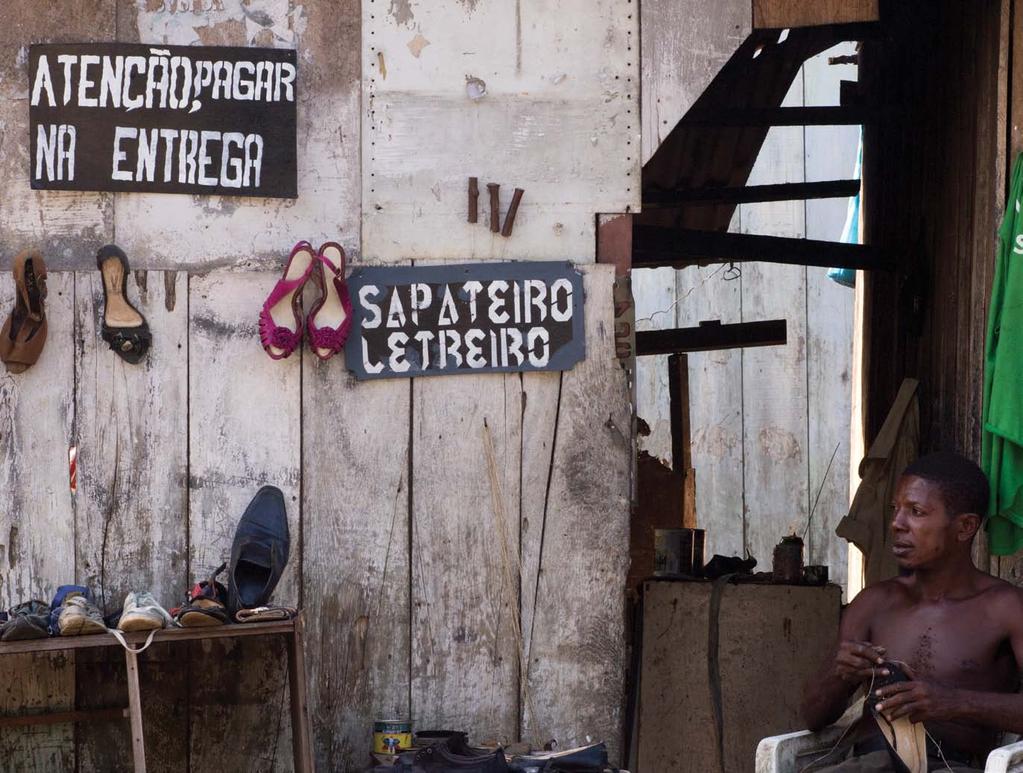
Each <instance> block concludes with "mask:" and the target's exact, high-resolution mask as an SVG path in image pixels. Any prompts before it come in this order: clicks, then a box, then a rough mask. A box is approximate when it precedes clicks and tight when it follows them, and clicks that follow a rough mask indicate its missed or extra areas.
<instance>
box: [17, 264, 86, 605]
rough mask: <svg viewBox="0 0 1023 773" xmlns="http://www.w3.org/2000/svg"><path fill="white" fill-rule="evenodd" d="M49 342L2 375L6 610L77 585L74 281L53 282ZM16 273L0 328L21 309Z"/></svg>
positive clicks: (52, 278) (55, 278)
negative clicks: (71, 467) (29, 361)
mask: <svg viewBox="0 0 1023 773" xmlns="http://www.w3.org/2000/svg"><path fill="white" fill-rule="evenodd" d="M47 286H48V290H49V296H48V297H47V300H46V317H47V339H46V345H45V346H44V348H43V351H42V354H41V355H40V357H39V361H38V362H37V363H36V364H35V365H33V366H32V367H31V368H29V369H28V370H26V371H25V372H24V373H19V374H11V373H8V372H7V371H6V369H0V491H3V492H4V506H3V507H2V508H0V571H2V573H3V574H2V578H3V581H2V583H0V593H2V599H3V608H4V609H7V608H10V607H11V606H13V605H15V604H18V603H20V602H22V601H27V600H29V599H34V598H35V599H42V600H44V601H46V602H47V603H49V601H50V599H51V598H52V596H53V592H54V591H55V590H56V589H57V586H58V585H61V584H63V583H68V582H73V580H74V570H75V531H74V527H75V524H74V516H73V513H72V499H71V491H70V488H69V486H68V447H69V446H70V444H71V431H72V422H73V412H74V377H75V373H74V349H73V333H72V328H73V325H74V277H73V275H72V274H67V273H50V274H49V275H48V276H47ZM14 294H15V289H14V282H13V280H12V279H11V274H10V273H8V272H6V271H5V272H4V273H2V274H0V325H2V324H3V322H2V320H4V319H6V318H7V315H8V314H9V313H10V312H11V309H12V308H13V307H14Z"/></svg>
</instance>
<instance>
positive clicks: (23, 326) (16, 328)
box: [0, 250, 46, 373]
mask: <svg viewBox="0 0 1023 773" xmlns="http://www.w3.org/2000/svg"><path fill="white" fill-rule="evenodd" d="M13 270H14V285H15V287H16V288H17V296H16V298H15V301H14V310H13V311H12V312H11V314H10V316H8V317H7V321H6V322H4V326H3V328H2V329H0V361H3V363H4V365H5V366H6V367H7V370H8V371H9V372H10V373H22V372H24V371H25V370H27V369H28V368H30V367H31V366H32V365H35V364H36V362H37V361H38V360H39V355H40V354H42V351H43V345H44V344H45V343H46V309H45V307H44V306H43V300H44V299H45V298H46V264H45V263H44V262H43V257H42V255H40V254H39V253H38V252H37V251H36V250H26V251H24V252H22V253H20V254H19V255H18V256H17V257H16V258H15V259H14V269H13Z"/></svg>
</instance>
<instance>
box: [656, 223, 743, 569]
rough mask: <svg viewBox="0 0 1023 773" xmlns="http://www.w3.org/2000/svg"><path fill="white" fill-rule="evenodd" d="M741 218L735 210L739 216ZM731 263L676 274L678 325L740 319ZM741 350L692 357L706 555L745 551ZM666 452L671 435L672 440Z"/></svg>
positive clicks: (692, 417)
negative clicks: (730, 267) (728, 265)
mask: <svg viewBox="0 0 1023 773" xmlns="http://www.w3.org/2000/svg"><path fill="white" fill-rule="evenodd" d="M734 222H736V223H737V222H738V214H737V215H736V217H735V218H734ZM733 273H734V272H730V271H729V269H728V268H727V267H726V266H721V265H717V266H706V267H704V268H687V269H685V270H683V271H679V272H677V275H676V283H675V294H676V296H677V297H678V298H679V299H680V300H679V302H678V306H677V308H676V317H675V323H676V324H677V325H678V326H679V327H692V326H695V325H699V324H700V322H703V321H706V320H714V319H717V320H721V322H722V324H729V323H733V322H741V321H742V298H741V291H742V281H743V280H744V278H745V277H742V278H735V279H728V278H726V277H730V276H732V275H733ZM742 356H743V353H742V351H741V350H739V349H723V350H721V351H716V352H693V353H691V354H690V355H689V356H688V358H689V421H690V426H691V427H692V430H691V432H692V442H693V448H692V458H693V468H694V469H695V470H696V522H697V525H698V526H699V527H700V528H701V529H706V531H707V534H706V545H705V552H706V557H707V558H708V559H709V558H710V557H711V556H713V555H714V554H715V553H720V554H721V555H726V556H728V555H743V553H744V549H745V548H744V543H743V539H744V536H745V526H744V524H745V518H744V511H743V508H744V504H745V502H744V496H743V492H744V489H743V461H744V446H743V423H742V420H743V419H742V408H743V393H744V384H743V380H742ZM668 442H669V450H670V442H671V438H670V436H669V438H668Z"/></svg>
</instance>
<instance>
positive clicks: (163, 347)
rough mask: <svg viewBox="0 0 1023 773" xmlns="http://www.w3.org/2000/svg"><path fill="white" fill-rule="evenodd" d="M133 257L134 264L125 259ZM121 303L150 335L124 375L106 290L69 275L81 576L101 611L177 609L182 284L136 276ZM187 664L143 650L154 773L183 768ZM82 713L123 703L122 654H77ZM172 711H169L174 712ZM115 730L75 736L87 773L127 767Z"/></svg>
mask: <svg viewBox="0 0 1023 773" xmlns="http://www.w3.org/2000/svg"><path fill="white" fill-rule="evenodd" d="M129 257H131V256H129ZM127 286H128V290H127V296H128V299H129V300H130V301H131V302H132V303H133V304H134V305H135V306H136V307H137V308H138V310H139V311H140V312H141V313H142V314H143V315H144V316H145V317H146V320H147V321H148V323H149V325H150V329H151V330H153V331H154V338H153V346H152V348H151V349H150V351H149V353H148V354H147V355H146V357H145V359H143V360H142V362H140V363H138V364H135V365H132V364H129V363H127V362H125V361H124V360H122V359H121V358H120V357H118V356H117V355H116V354H114V352H112V351H111V350H110V347H109V345H108V344H107V343H106V342H105V341H103V340H102V338H101V337H100V329H101V325H102V320H103V311H104V297H103V280H102V277H101V276H100V274H99V272H98V271H91V272H88V273H86V272H80V273H77V274H76V275H75V320H76V327H75V345H76V353H77V356H76V358H75V372H76V377H75V389H74V390H73V391H74V393H75V395H76V400H75V403H76V410H75V416H76V420H75V438H74V440H75V443H76V445H77V446H78V470H79V472H78V493H77V495H76V496H75V498H74V504H75V508H74V513H75V533H76V535H77V539H76V554H77V578H78V580H79V581H80V582H82V583H84V584H86V585H88V586H89V587H91V588H92V590H93V592H94V594H95V595H96V599H97V603H98V604H99V605H100V606H101V608H102V609H103V610H104V612H105V613H107V614H109V613H112V612H116V611H119V610H120V608H121V605H122V603H123V601H124V597H125V595H126V594H127V593H128V592H129V591H137V590H148V591H151V592H152V593H153V594H154V596H155V597H156V599H157V601H158V602H159V603H161V604H162V605H164V607H165V608H168V609H169V608H170V607H171V606H174V605H177V604H180V603H181V602H183V601H184V597H185V596H184V594H185V593H186V591H187V590H188V588H189V587H190V585H189V583H188V579H189V578H188V566H187V558H188V543H187V538H186V535H187V533H188V487H187V469H188V459H187V448H188V378H187V374H188V279H187V277H186V276H185V275H184V274H177V273H174V272H169V273H164V272H156V271H151V272H145V271H141V272H133V273H131V274H130V275H129V277H128V283H127ZM184 655H185V653H184V652H181V651H179V650H172V649H171V648H170V647H169V646H164V647H162V648H153V649H152V650H150V651H149V652H148V656H147V658H146V667H145V668H144V680H145V684H146V686H147V688H148V689H147V690H146V699H147V700H146V701H145V706H144V709H145V715H144V720H145V721H146V722H148V723H149V726H153V723H154V722H155V723H157V725H158V727H159V732H158V734H156V735H155V737H154V738H152V740H151V742H150V743H149V744H148V747H149V748H148V751H149V754H150V756H151V758H152V760H153V765H152V767H153V770H154V771H156V770H166V771H168V772H169V771H171V770H173V769H174V768H175V767H180V765H182V764H187V762H186V760H187V738H188V735H187V727H188V726H187V722H188V718H187V716H186V712H185V711H183V710H181V708H180V707H179V705H180V704H184V703H185V702H186V701H187V697H188V689H187V685H186V684H185V683H184V682H183V681H182V680H181V679H180V678H179V677H178V676H175V674H180V669H181V658H182V657H183V656H184ZM76 657H77V660H78V667H77V688H78V696H79V708H82V709H86V708H89V707H102V708H108V707H110V706H115V705H121V704H122V703H123V702H124V694H125V693H124V691H125V690H126V684H125V681H124V678H123V677H124V658H123V656H122V655H121V653H120V652H96V653H88V654H85V653H79V654H77V655H76ZM176 707H177V708H176ZM129 741H130V739H129V738H128V737H127V735H126V734H125V733H124V729H123V722H120V721H108V722H102V723H93V724H92V725H90V726H89V732H88V733H83V734H80V735H79V738H78V758H79V760H80V762H81V764H82V766H83V769H84V770H97V771H102V770H112V769H118V768H121V767H127V766H129V765H130V761H131V745H130V743H129Z"/></svg>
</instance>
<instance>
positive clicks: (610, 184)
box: [362, 0, 640, 261]
mask: <svg viewBox="0 0 1023 773" xmlns="http://www.w3.org/2000/svg"><path fill="white" fill-rule="evenodd" d="M368 11H369V12H368V13H365V14H364V15H363V46H362V49H363V60H362V61H363V67H362V69H363V92H364V98H363V104H362V110H363V112H362V118H363V157H362V163H363V176H364V179H365V181H366V184H365V185H364V186H363V224H362V240H363V245H362V250H363V254H364V255H365V257H366V258H367V259H368V260H381V261H403V260H408V259H417V258H418V259H423V258H429V259H441V260H456V259H457V260H465V259H487V258H505V259H517V260H523V259H530V260H533V259H559V260H564V259H565V258H566V257H571V258H572V259H574V260H593V257H594V251H595V244H596V236H595V218H594V213H596V212H622V211H626V210H627V209H629V208H632V209H636V208H637V207H638V206H639V174H640V122H639V117H640V116H639V96H638V94H639V89H638V85H639V25H638V22H639V14H638V12H637V9H636V6H635V5H633V4H630V3H625V2H620V1H618V0H554V2H551V1H550V0H515V2H509V1H508V0H474V1H473V2H471V3H465V2H455V0H440V1H438V2H431V3H410V2H408V1H407V0H403V1H401V2H394V3H390V4H389V5H388V4H386V3H384V2H383V1H382V0H370V2H369V6H368ZM552 18H559V19H563V20H571V23H570V24H568V23H566V24H551V23H550V21H551V19H552ZM484 89H485V94H482V95H481V92H482V91H483V90H484ZM472 176H475V177H478V178H479V182H480V189H481V195H480V208H481V209H480V219H479V220H480V221H479V222H478V223H476V224H470V223H468V222H466V206H467V204H466V199H467V193H466V191H467V180H468V178H469V177H472ZM491 182H492V183H497V184H499V185H500V186H501V194H502V196H501V202H502V203H501V209H500V211H501V213H502V222H503V218H504V212H505V210H506V209H507V205H508V202H509V200H510V197H511V194H512V191H513V189H514V188H516V187H519V188H523V189H524V190H525V195H524V197H523V199H522V205H521V207H520V208H519V210H518V217H517V219H516V221H515V231H514V233H513V235H512V237H511V238H507V239H506V238H503V237H501V236H499V235H495V234H492V233H491V232H490V231H489V230H488V228H487V225H486V223H487V222H488V217H489V203H488V196H487V189H486V184H487V183H491Z"/></svg>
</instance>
